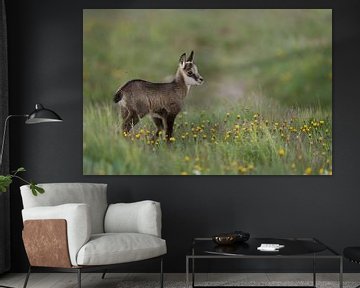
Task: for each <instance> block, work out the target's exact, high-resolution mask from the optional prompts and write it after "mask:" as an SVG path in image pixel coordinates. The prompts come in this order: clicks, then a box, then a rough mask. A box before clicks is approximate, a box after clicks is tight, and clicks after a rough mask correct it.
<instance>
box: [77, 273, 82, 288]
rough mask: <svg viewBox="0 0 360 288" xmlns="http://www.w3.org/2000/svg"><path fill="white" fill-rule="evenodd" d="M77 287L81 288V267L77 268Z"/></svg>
mask: <svg viewBox="0 0 360 288" xmlns="http://www.w3.org/2000/svg"><path fill="white" fill-rule="evenodd" d="M77 282H78V288H81V269H77Z"/></svg>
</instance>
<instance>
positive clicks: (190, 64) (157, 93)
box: [114, 51, 204, 140]
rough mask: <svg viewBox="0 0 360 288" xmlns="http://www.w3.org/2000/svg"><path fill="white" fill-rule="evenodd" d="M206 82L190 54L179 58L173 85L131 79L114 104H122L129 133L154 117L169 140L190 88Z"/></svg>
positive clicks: (120, 91)
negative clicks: (141, 119)
mask: <svg viewBox="0 0 360 288" xmlns="http://www.w3.org/2000/svg"><path fill="white" fill-rule="evenodd" d="M203 82H204V79H203V78H202V77H201V76H200V74H199V72H198V69H197V67H196V65H195V63H194V52H193V51H191V53H190V56H189V57H188V58H187V59H186V53H184V54H182V55H181V57H180V59H179V66H178V69H177V71H176V75H175V78H174V80H173V81H172V82H170V83H152V82H148V81H144V80H131V81H129V82H127V83H126V84H125V85H124V86H122V87H120V88H119V89H118V90H117V91H116V93H115V96H114V102H115V103H117V104H119V105H120V113H121V117H122V119H123V124H122V128H123V131H124V132H126V133H127V132H129V131H130V130H131V128H132V127H133V126H135V125H136V124H137V123H138V122H139V120H140V118H143V117H144V116H145V115H147V114H150V115H151V117H152V119H153V121H154V123H155V125H156V128H157V131H156V133H155V138H157V137H158V136H159V133H160V131H162V130H165V133H166V134H165V135H166V138H167V140H169V139H170V138H171V137H172V134H173V126H174V121H175V118H176V115H177V114H179V112H180V111H181V109H182V107H183V104H184V98H185V97H186V95H187V94H188V93H189V90H190V86H192V85H201V84H202V83H203Z"/></svg>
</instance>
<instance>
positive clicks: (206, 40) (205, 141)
mask: <svg viewBox="0 0 360 288" xmlns="http://www.w3.org/2000/svg"><path fill="white" fill-rule="evenodd" d="M191 50H194V51H195V63H196V64H197V65H198V68H199V72H200V74H201V75H202V76H203V77H204V79H205V83H204V85H202V86H197V87H193V88H191V90H190V95H188V97H187V98H186V99H185V107H184V112H182V113H181V114H180V115H179V117H177V119H176V121H175V132H174V137H175V138H176V142H175V143H173V145H172V147H171V148H169V147H168V146H167V145H166V144H163V143H162V142H161V141H160V143H158V144H157V143H155V145H153V143H150V142H149V139H148V138H149V137H148V134H147V133H149V135H151V134H152V133H154V131H153V130H154V125H153V123H152V122H151V121H150V120H149V119H143V120H142V121H141V122H140V123H139V124H138V125H137V126H136V127H135V129H134V130H133V135H130V138H129V139H124V137H121V130H120V127H121V119H120V117H119V116H118V114H117V111H116V107H115V106H116V105H114V103H113V102H112V98H113V94H114V92H115V91H116V90H117V89H118V87H119V86H122V85H124V84H125V83H126V82H127V81H129V80H132V79H144V80H148V81H152V82H166V81H170V80H171V79H172V76H173V75H174V74H175V72H176V69H177V66H178V60H179V57H180V55H181V54H182V53H184V52H186V53H190V51H191ZM83 97H84V99H83V100H84V101H83V103H84V111H83V119H84V126H83V130H84V137H83V139H84V140H83V151H84V152H83V153H84V163H83V167H84V174H106V175H110V174H111V175H118V174H137V175H144V174H145V175H147V174H194V173H195V172H194V171H197V172H196V173H195V174H197V173H198V172H199V173H201V174H221V175H222V174H239V173H240V174H266V175H269V174H281V175H283V174H297V175H298V174H325V175H329V174H331V173H332V134H331V132H332V131H331V127H332V11H331V10H329V9H322V10H314V9H304V10H301V9H291V10H288V9H274V10H273V9H258V10H239V9H233V10H226V9H221V10H207V9H204V10H167V9H161V10H155V9H154V10H151V9H150V10H117V9H107V10H98V9H97V10H92V9H86V10H84V12H83ZM319 123H321V124H319ZM199 128H200V129H199ZM144 131H145V132H144ZM229 133H230V134H229ZM195 134H196V135H195ZM135 136H136V137H138V138H136V137H135ZM193 137H194V139H195V140H194V139H193ZM190 139H191V140H190ZM144 149H145V150H144ZM144 151H147V153H144ZM283 152H285V153H283ZM169 159H171V161H169ZM184 159H186V160H184ZM189 159H191V160H189ZM199 159H200V160H199ZM194 167H195V168H194ZM199 167H200V168H201V169H200V168H199ZM244 167H245V168H244ZM246 167H253V168H251V169H248V168H246ZM199 169H200V170H201V171H200V170H199Z"/></svg>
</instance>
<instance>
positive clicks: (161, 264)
mask: <svg viewBox="0 0 360 288" xmlns="http://www.w3.org/2000/svg"><path fill="white" fill-rule="evenodd" d="M163 262H164V260H163V257H161V260H160V287H161V288H163V287H164V268H163V264H164V263H163Z"/></svg>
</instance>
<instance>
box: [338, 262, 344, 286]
mask: <svg viewBox="0 0 360 288" xmlns="http://www.w3.org/2000/svg"><path fill="white" fill-rule="evenodd" d="M339 287H340V288H343V257H340V273H339Z"/></svg>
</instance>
